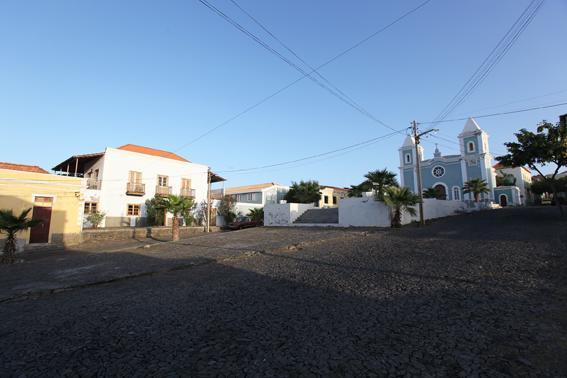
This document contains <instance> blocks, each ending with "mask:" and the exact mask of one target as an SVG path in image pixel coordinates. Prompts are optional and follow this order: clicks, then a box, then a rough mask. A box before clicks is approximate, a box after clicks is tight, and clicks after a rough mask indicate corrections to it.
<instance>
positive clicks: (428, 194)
mask: <svg viewBox="0 0 567 378" xmlns="http://www.w3.org/2000/svg"><path fill="white" fill-rule="evenodd" d="M437 196H438V193H437V190H436V189H435V188H427V189H425V190H424V191H423V198H437Z"/></svg>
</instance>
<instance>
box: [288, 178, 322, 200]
mask: <svg viewBox="0 0 567 378" xmlns="http://www.w3.org/2000/svg"><path fill="white" fill-rule="evenodd" d="M284 199H285V200H286V201H287V202H289V203H315V202H319V200H320V199H321V188H320V187H319V183H318V182H317V181H300V182H299V183H297V182H293V183H292V185H291V187H290V188H289V192H287V194H286V195H285V197H284Z"/></svg>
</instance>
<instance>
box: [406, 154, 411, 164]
mask: <svg viewBox="0 0 567 378" xmlns="http://www.w3.org/2000/svg"><path fill="white" fill-rule="evenodd" d="M405 159H406V164H409V163H411V154H406V156H405Z"/></svg>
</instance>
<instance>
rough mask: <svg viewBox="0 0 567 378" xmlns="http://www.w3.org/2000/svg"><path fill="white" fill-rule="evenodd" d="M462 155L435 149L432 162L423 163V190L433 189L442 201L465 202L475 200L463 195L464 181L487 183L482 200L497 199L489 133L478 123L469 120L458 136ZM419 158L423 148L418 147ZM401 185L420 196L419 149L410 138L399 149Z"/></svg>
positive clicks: (469, 195) (425, 161)
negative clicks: (448, 153) (417, 162)
mask: <svg viewBox="0 0 567 378" xmlns="http://www.w3.org/2000/svg"><path fill="white" fill-rule="evenodd" d="M458 138H459V145H460V154H458V155H445V156H443V155H442V154H441V152H440V151H439V149H436V150H435V153H434V156H433V158H432V159H425V160H421V161H420V163H421V164H420V165H421V178H422V188H423V189H424V190H425V189H428V188H434V189H435V190H436V191H437V193H438V198H439V199H446V200H454V201H462V200H473V199H474V198H473V196H472V195H471V194H465V193H463V186H464V184H465V182H467V181H469V180H471V179H475V178H478V179H482V180H485V181H486V183H487V186H488V188H489V193H487V194H482V196H481V198H482V199H483V200H490V201H493V200H494V188H495V187H496V178H495V174H494V170H493V168H492V155H491V153H490V150H489V145H488V134H487V133H486V132H485V131H484V130H482V129H481V128H480V127H479V126H478V124H477V123H476V121H475V120H474V119H472V118H469V119H468V120H467V122H466V123H465V126H464V128H463V130H462V132H461V133H460V134H459V136H458ZM419 149H420V154H419V155H420V157H422V156H423V147H421V145H420V146H419ZM399 157H400V183H401V185H402V186H404V187H407V188H409V189H410V190H412V191H413V192H414V193H418V188H417V174H416V172H417V170H416V159H417V156H416V146H415V141H414V139H413V138H412V137H411V136H408V137H407V138H406V139H405V141H404V144H403V145H402V147H401V148H400V149H399Z"/></svg>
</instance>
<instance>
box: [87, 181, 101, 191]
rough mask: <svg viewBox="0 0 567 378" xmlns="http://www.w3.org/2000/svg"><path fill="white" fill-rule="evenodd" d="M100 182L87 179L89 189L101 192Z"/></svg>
mask: <svg viewBox="0 0 567 378" xmlns="http://www.w3.org/2000/svg"><path fill="white" fill-rule="evenodd" d="M100 184H101V182H100V180H95V179H87V189H91V190H100Z"/></svg>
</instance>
